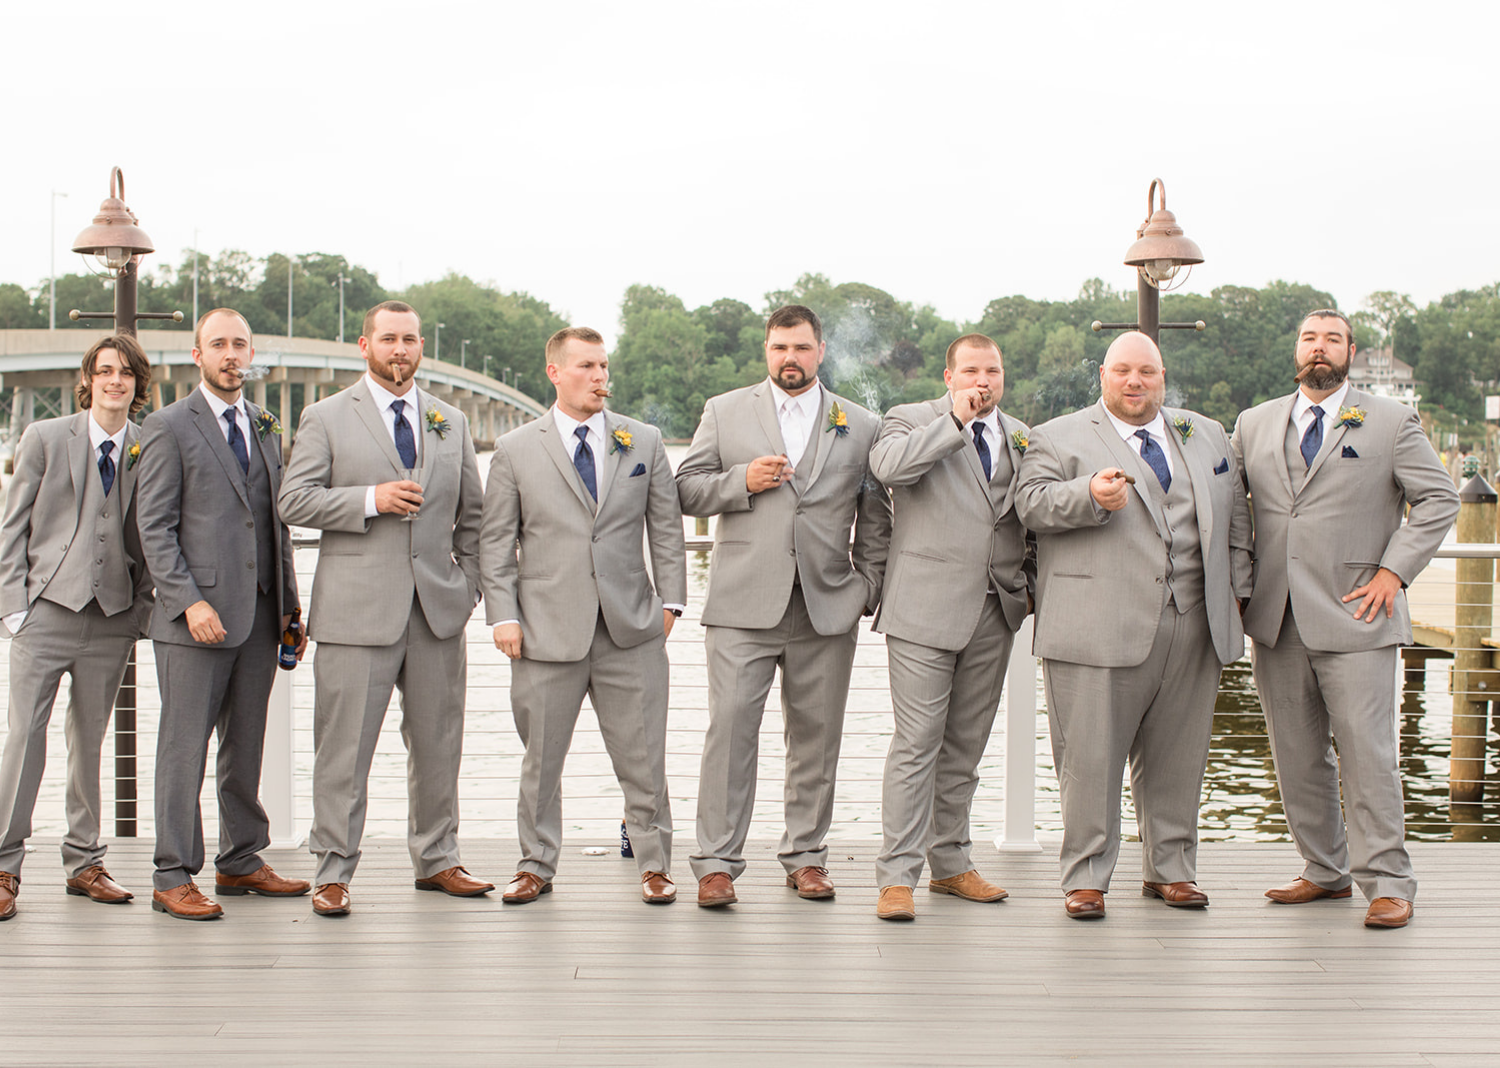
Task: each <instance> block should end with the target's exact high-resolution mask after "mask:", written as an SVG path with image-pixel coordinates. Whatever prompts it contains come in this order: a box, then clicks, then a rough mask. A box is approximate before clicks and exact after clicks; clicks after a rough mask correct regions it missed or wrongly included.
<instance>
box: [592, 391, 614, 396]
mask: <svg viewBox="0 0 1500 1068" xmlns="http://www.w3.org/2000/svg"><path fill="white" fill-rule="evenodd" d="M594 396H596V397H613V396H614V394H613V393H611V392H610V391H609V390H607V389H596V390H594Z"/></svg>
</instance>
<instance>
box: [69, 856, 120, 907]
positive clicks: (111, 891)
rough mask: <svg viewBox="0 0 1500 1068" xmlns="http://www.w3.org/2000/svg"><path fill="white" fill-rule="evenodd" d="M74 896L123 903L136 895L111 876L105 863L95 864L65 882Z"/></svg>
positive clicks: (113, 903) (109, 903)
mask: <svg viewBox="0 0 1500 1068" xmlns="http://www.w3.org/2000/svg"><path fill="white" fill-rule="evenodd" d="M63 885H64V886H65V887H67V890H68V893H70V894H72V895H73V896H74V897H86V898H88V899H89V900H91V901H97V902H99V903H100V904H101V905H122V904H124V903H125V902H127V901H129V900H130V899H131V898H133V897H135V895H134V894H132V893H131V892H130V891H129V890H126V889H125V888H124V887H123V886H121V885H120V884H119V883H117V882H115V881H114V880H113V879H111V878H110V877H109V872H107V871H105V870H104V865H102V864H93V865H90V866H89V867H87V868H84V869H83V871H81V872H79V873H78V874H77V875H76V876H74V877H73V878H71V879H69V880H68V881H67V882H66V883H64V884H63Z"/></svg>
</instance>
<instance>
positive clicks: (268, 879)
mask: <svg viewBox="0 0 1500 1068" xmlns="http://www.w3.org/2000/svg"><path fill="white" fill-rule="evenodd" d="M311 889H312V883H310V882H308V881H307V880H306V879H284V878H282V877H281V876H280V875H277V874H276V873H275V872H274V871H272V870H271V865H269V864H262V865H261V866H260V868H259V869H258V870H256V871H253V872H251V873H250V874H249V875H225V874H224V873H223V872H215V873H214V893H216V894H218V895H219V896H220V897H223V896H225V895H228V896H229V897H237V896H240V895H242V894H260V895H261V896H262V897H301V896H302V895H303V894H305V893H307V892H308V891H309V890H311Z"/></svg>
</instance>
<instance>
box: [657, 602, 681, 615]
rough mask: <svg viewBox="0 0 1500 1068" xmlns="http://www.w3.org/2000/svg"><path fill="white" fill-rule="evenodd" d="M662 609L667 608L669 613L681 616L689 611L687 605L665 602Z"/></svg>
mask: <svg viewBox="0 0 1500 1068" xmlns="http://www.w3.org/2000/svg"><path fill="white" fill-rule="evenodd" d="M662 607H663V608H665V609H666V610H667V611H668V612H676V613H677V614H678V615H679V616H680V615H682V613H684V612H686V611H687V605H685V604H667V603H666V602H665V601H663V602H662Z"/></svg>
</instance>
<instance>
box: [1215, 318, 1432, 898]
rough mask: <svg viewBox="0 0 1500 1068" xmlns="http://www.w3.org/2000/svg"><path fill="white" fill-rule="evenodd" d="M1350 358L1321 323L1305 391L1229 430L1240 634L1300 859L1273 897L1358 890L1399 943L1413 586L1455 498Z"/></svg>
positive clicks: (1343, 325)
mask: <svg viewBox="0 0 1500 1068" xmlns="http://www.w3.org/2000/svg"><path fill="white" fill-rule="evenodd" d="M1353 357H1354V336H1353V332H1352V330H1351V329H1350V326H1349V320H1348V319H1347V318H1345V316H1344V315H1343V314H1342V313H1340V312H1337V311H1334V310H1332V309H1323V310H1319V311H1315V312H1312V313H1311V314H1309V315H1308V316H1307V318H1306V319H1304V320H1303V322H1302V325H1301V327H1300V329H1299V330H1298V334H1297V346H1296V362H1297V380H1298V381H1299V382H1300V388H1299V389H1298V391H1297V392H1295V393H1293V394H1291V395H1290V396H1287V397H1280V398H1277V399H1276V400H1272V401H1267V402H1266V403H1264V404H1261V405H1257V406H1256V407H1254V408H1251V409H1249V410H1248V411H1245V412H1243V413H1241V415H1240V418H1239V422H1238V424H1237V425H1236V427H1235V432H1234V450H1235V455H1236V457H1237V458H1239V463H1240V465H1241V469H1242V471H1243V473H1244V485H1245V489H1246V490H1247V491H1248V492H1249V493H1250V495H1251V500H1252V503H1253V506H1254V515H1255V581H1254V591H1253V593H1252V594H1251V596H1250V601H1249V604H1248V605H1247V606H1246V608H1245V631H1246V633H1248V634H1249V635H1250V638H1251V641H1252V650H1253V662H1254V670H1255V685H1256V688H1257V689H1258V690H1259V691H1260V700H1261V705H1262V707H1263V708H1264V709H1265V713H1266V725H1267V727H1268V729H1269V732H1270V736H1271V753H1272V756H1273V757H1274V759H1275V761H1276V778H1277V781H1278V784H1279V786H1280V788H1281V798H1282V803H1283V805H1284V806H1285V808H1286V818H1287V825H1288V826H1289V827H1290V828H1291V831H1292V837H1293V838H1294V839H1295V840H1296V842H1297V850H1298V852H1299V853H1300V854H1301V855H1302V859H1303V861H1304V867H1303V869H1302V874H1301V875H1299V876H1298V877H1297V878H1296V879H1294V880H1293V881H1292V882H1291V883H1290V884H1288V885H1286V886H1281V887H1276V888H1275V889H1272V890H1269V891H1267V892H1266V896H1267V897H1269V898H1270V899H1271V900H1273V901H1276V902H1279V903H1282V904H1293V905H1295V904H1304V903H1306V902H1309V901H1316V900H1318V899H1320V898H1346V897H1349V896H1350V889H1349V886H1350V881H1351V878H1352V880H1353V882H1355V883H1357V884H1358V885H1359V889H1360V892H1361V893H1362V894H1364V896H1365V898H1366V900H1367V901H1369V903H1370V904H1369V908H1368V909H1367V911H1366V913H1365V926H1367V927H1404V926H1406V924H1407V923H1408V922H1409V921H1410V920H1411V916H1412V910H1413V901H1414V900H1415V898H1416V894H1417V880H1416V877H1415V875H1414V874H1413V871H1412V865H1411V856H1410V855H1409V854H1408V853H1407V850H1406V828H1405V821H1404V818H1403V811H1404V804H1403V799H1402V792H1401V773H1400V769H1399V767H1398V766H1397V756H1398V754H1397V748H1396V730H1397V728H1396V703H1397V694H1396V670H1397V668H1396V662H1397V655H1398V653H1397V650H1398V647H1399V646H1401V645H1407V644H1410V643H1411V638H1412V635H1411V615H1410V612H1409V610H1408V608H1407V603H1406V592H1405V589H1406V586H1407V584H1408V583H1410V582H1411V581H1412V580H1413V579H1414V578H1416V577H1417V574H1418V573H1419V572H1420V571H1421V570H1422V569H1423V568H1424V567H1426V566H1427V562H1428V560H1430V559H1431V558H1432V554H1433V553H1434V552H1436V551H1437V548H1438V546H1439V545H1441V544H1442V541H1443V537H1444V536H1445V535H1446V534H1447V533H1448V530H1449V528H1451V527H1452V525H1453V520H1454V517H1455V516H1456V515H1457V514H1458V494H1457V493H1456V492H1455V491H1454V489H1453V483H1452V481H1451V479H1450V478H1449V476H1448V473H1447V471H1445V470H1444V468H1443V465H1442V461H1440V460H1439V459H1438V456H1437V453H1436V452H1435V451H1433V448H1432V445H1431V443H1429V442H1428V440H1427V436H1426V435H1425V434H1424V433H1423V432H1422V424H1421V421H1420V420H1419V419H1418V418H1417V413H1416V412H1415V411H1414V410H1412V409H1411V408H1408V407H1406V406H1405V405H1402V404H1398V403H1397V402H1395V401H1393V400H1389V399H1386V398H1383V397H1374V396H1371V395H1370V394H1368V393H1363V392H1361V391H1360V390H1357V389H1353V388H1352V387H1350V386H1349V384H1348V381H1347V376H1348V373H1349V364H1350V361H1351V360H1352V359H1353ZM1408 508H1410V515H1409V516H1408V518H1407V520H1406V522H1405V524H1403V523H1402V521H1401V520H1402V514H1403V513H1404V512H1406V510H1407V509H1408ZM1335 741H1337V743H1338V750H1337V752H1335V750H1334V747H1333V743H1334V742H1335ZM1341 777H1342V779H1343V792H1342V799H1343V805H1344V812H1341V811H1340V790H1339V780H1340V778H1341ZM1345 813H1347V819H1346V818H1345Z"/></svg>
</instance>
